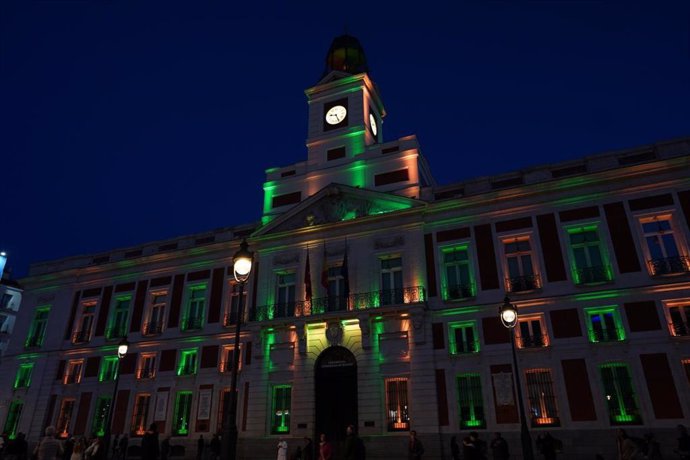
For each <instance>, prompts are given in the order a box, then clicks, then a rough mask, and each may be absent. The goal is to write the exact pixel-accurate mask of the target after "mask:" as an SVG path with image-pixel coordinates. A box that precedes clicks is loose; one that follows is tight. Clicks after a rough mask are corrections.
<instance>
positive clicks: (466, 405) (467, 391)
mask: <svg viewBox="0 0 690 460" xmlns="http://www.w3.org/2000/svg"><path fill="white" fill-rule="evenodd" d="M458 412H459V414H460V427H461V428H484V427H485V426H486V419H485V418H484V402H483V399H482V386H481V381H480V379H479V374H477V373H468V374H460V375H458Z"/></svg>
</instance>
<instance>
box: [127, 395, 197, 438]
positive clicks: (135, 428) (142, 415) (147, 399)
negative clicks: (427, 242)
mask: <svg viewBox="0 0 690 460" xmlns="http://www.w3.org/2000/svg"><path fill="white" fill-rule="evenodd" d="M150 405H151V395H150V394H148V393H140V394H138V395H137V396H136V398H134V409H133V410H132V425H131V426H132V431H131V434H132V436H144V433H146V429H147V428H148V425H147V424H146V420H147V419H148V416H149V406H150ZM187 417H189V415H188V416H187Z"/></svg>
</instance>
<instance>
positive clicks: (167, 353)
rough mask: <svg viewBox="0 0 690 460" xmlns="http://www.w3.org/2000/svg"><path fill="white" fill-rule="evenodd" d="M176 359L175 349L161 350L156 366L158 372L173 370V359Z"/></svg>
mask: <svg viewBox="0 0 690 460" xmlns="http://www.w3.org/2000/svg"><path fill="white" fill-rule="evenodd" d="M176 358H177V349H175V348H173V349H172V350H163V351H162V352H161V361H160V364H159V365H158V370H159V371H161V372H165V371H172V370H175V359H176Z"/></svg>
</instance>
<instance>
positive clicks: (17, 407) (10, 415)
mask: <svg viewBox="0 0 690 460" xmlns="http://www.w3.org/2000/svg"><path fill="white" fill-rule="evenodd" d="M23 407H24V402H22V401H12V403H11V404H10V409H9V410H8V411H7V419H6V420H5V428H4V429H3V430H2V432H3V433H7V434H8V435H9V437H10V439H15V438H16V437H17V426H18V425H19V417H20V416H21V415H22V408H23Z"/></svg>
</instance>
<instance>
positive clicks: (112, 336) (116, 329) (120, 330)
mask: <svg viewBox="0 0 690 460" xmlns="http://www.w3.org/2000/svg"><path fill="white" fill-rule="evenodd" d="M125 336H127V327H126V326H125V325H124V324H119V325H117V326H113V327H109V328H108V329H106V330H105V338H106V339H108V340H116V339H121V338H123V337H125Z"/></svg>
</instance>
